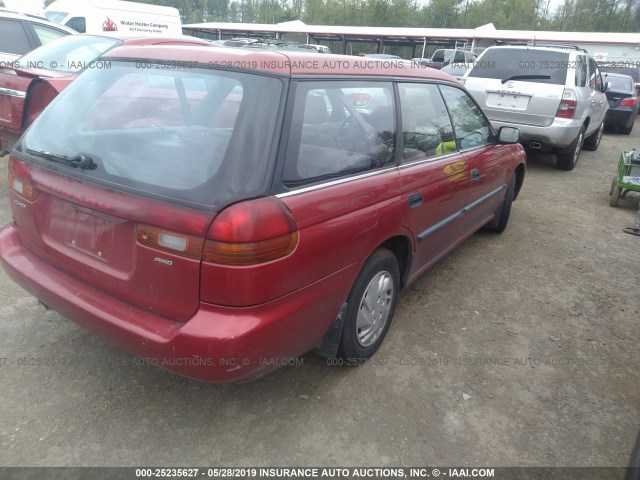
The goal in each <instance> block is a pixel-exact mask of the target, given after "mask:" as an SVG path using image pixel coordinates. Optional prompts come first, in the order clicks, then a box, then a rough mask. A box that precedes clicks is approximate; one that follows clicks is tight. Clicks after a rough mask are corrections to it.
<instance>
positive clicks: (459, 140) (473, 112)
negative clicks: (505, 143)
mask: <svg viewBox="0 0 640 480" xmlns="http://www.w3.org/2000/svg"><path fill="white" fill-rule="evenodd" d="M440 91H441V92H442V96H443V97H444V101H445V103H446V105H447V108H448V109H449V114H450V115H451V119H452V121H453V129H454V133H455V138H456V145H457V147H458V149H460V150H466V149H469V148H476V147H480V146H482V145H489V144H492V143H494V141H493V131H492V130H491V125H490V124H489V121H488V120H487V118H486V117H485V116H484V114H483V113H482V111H481V110H480V109H479V108H478V106H477V105H476V104H475V102H474V101H473V100H472V99H471V97H470V96H469V95H468V94H467V93H466V92H465V91H464V90H461V89H459V88H455V87H450V86H448V85H440Z"/></svg>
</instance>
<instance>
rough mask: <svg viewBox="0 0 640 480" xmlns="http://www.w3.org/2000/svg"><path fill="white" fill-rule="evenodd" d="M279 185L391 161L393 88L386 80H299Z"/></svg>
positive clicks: (353, 171)
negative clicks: (378, 81)
mask: <svg viewBox="0 0 640 480" xmlns="http://www.w3.org/2000/svg"><path fill="white" fill-rule="evenodd" d="M293 105H294V107H293V119H292V122H291V134H290V136H289V142H288V145H287V153H286V157H285V165H284V172H283V184H284V185H285V186H286V187H288V188H295V187H297V186H301V185H306V184H310V183H317V182H322V181H327V180H330V179H334V178H340V177H345V176H349V175H355V174H360V173H364V172H367V171H369V170H373V169H376V168H380V167H383V166H385V165H389V164H393V163H394V160H395V137H396V126H395V114H394V100H393V89H392V87H391V84H390V83H386V82H380V83H377V82H369V83H367V82H347V81H335V82H300V83H299V84H298V85H297V87H296V92H295V100H294V104H293Z"/></svg>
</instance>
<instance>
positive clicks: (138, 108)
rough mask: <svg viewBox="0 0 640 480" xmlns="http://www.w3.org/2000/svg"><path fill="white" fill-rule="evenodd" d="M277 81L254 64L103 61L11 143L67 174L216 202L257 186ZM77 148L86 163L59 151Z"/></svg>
mask: <svg viewBox="0 0 640 480" xmlns="http://www.w3.org/2000/svg"><path fill="white" fill-rule="evenodd" d="M142 67H145V68H142ZM156 67H159V65H156ZM282 89H283V81H282V80H280V79H278V78H273V77H268V76H263V75H257V74H249V73H240V72H228V71H221V70H212V69H206V68H192V69H174V70H171V69H162V68H154V64H152V63H148V64H147V63H146V62H120V61H111V63H110V68H101V69H90V70H87V71H85V73H83V74H82V75H80V77H79V78H78V79H77V80H76V81H75V82H74V83H72V84H71V85H70V86H69V88H67V89H66V90H65V91H64V92H63V93H62V94H61V95H60V96H58V98H56V99H55V100H54V102H52V104H51V106H50V107H49V108H47V109H46V110H45V111H44V112H43V113H42V115H40V117H38V119H37V120H36V122H35V123H34V124H33V126H32V128H30V129H29V130H28V132H27V133H26V134H25V136H24V137H23V140H22V144H21V145H20V144H19V146H18V147H17V149H18V151H21V152H22V153H23V154H24V153H26V154H27V155H28V157H27V158H31V160H32V161H34V162H36V163H39V164H42V165H44V166H47V167H49V168H55V169H59V170H61V171H63V172H64V173H65V174H68V175H70V176H74V177H78V178H82V179H85V180H87V181H91V182H95V183H99V184H103V185H106V186H109V187H113V188H117V189H120V190H125V191H131V192H132V193H137V194H140V195H143V196H150V197H152V198H158V199H161V200H164V201H170V202H172V203H179V204H184V205H188V206H192V207H196V208H206V209H209V210H210V209H215V208H216V207H218V206H222V205H224V204H227V203H229V202H231V201H234V200H236V199H241V198H246V197H248V196H252V195H257V194H259V193H263V192H264V191H265V189H266V185H268V182H269V179H268V178H267V172H268V168H269V166H268V163H269V162H268V160H269V158H270V154H269V152H270V151H271V147H272V142H273V137H274V130H275V128H276V124H277V122H276V118H277V115H278V110H279V103H280V97H281V93H282ZM42 152H46V153H42ZM51 154H55V155H56V157H52V155H51ZM78 155H83V156H84V158H86V157H90V158H91V159H92V163H93V164H94V165H92V166H91V167H90V168H74V167H69V166H67V165H64V164H63V163H60V161H59V159H60V156H63V158H66V159H67V160H68V159H69V158H78V157H77V156H78ZM52 158H53V160H52Z"/></svg>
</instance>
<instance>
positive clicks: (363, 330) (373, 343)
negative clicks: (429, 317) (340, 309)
mask: <svg viewBox="0 0 640 480" xmlns="http://www.w3.org/2000/svg"><path fill="white" fill-rule="evenodd" d="M399 289H400V272H399V269H398V261H397V259H396V257H395V255H394V254H393V253H391V252H390V251H389V250H386V249H380V250H376V251H375V252H374V253H373V254H372V255H371V256H370V257H369V258H368V259H367V261H366V262H365V264H364V267H362V270H361V271H360V274H359V275H358V277H357V278H356V281H355V283H354V284H353V287H352V288H351V292H350V293H349V297H348V299H347V313H346V316H345V320H344V326H343V329H342V336H341V338H340V346H339V348H338V356H339V357H341V358H345V359H346V358H348V359H366V358H369V357H370V356H371V355H373V354H374V353H375V352H376V350H378V347H379V346H380V345H381V344H382V340H383V339H384V336H385V335H386V333H387V330H389V325H390V324H391V319H392V318H393V312H394V311H395V308H396V302H397V300H398V291H399Z"/></svg>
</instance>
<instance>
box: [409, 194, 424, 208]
mask: <svg viewBox="0 0 640 480" xmlns="http://www.w3.org/2000/svg"><path fill="white" fill-rule="evenodd" d="M407 201H408V202H409V208H418V207H419V206H420V205H422V195H421V194H420V193H418V192H415V193H412V194H411V195H409V197H408V198H407Z"/></svg>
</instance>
